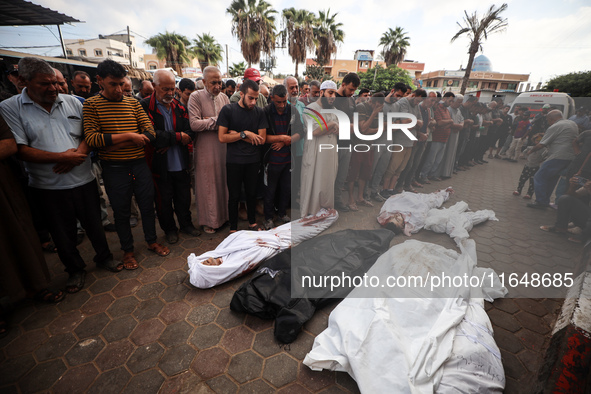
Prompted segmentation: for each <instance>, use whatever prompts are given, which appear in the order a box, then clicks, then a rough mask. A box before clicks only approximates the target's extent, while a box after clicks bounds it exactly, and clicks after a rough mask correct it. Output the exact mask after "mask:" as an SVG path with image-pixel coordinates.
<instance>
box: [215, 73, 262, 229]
mask: <svg viewBox="0 0 591 394" xmlns="http://www.w3.org/2000/svg"><path fill="white" fill-rule="evenodd" d="M258 97H259V85H258V84H257V83H256V82H255V81H252V80H250V79H245V80H244V82H243V83H242V85H240V101H238V102H237V103H233V104H227V105H225V106H224V107H223V108H222V110H221V111H220V114H219V116H218V120H217V125H218V139H219V141H220V142H221V143H222V144H227V152H226V179H227V184H228V195H229V198H228V213H229V218H230V232H231V233H232V232H236V231H237V230H238V201H239V200H240V190H241V187H242V185H243V184H244V191H245V193H246V209H247V213H248V223H249V229H250V230H260V228H259V226H258V225H257V222H256V217H255V212H256V211H255V207H256V188H257V180H258V171H259V168H260V161H261V152H260V146H261V145H262V144H264V143H265V138H266V132H267V118H266V117H265V112H264V111H263V109H262V108H259V107H258V106H257V100H258Z"/></svg>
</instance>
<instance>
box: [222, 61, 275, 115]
mask: <svg viewBox="0 0 591 394" xmlns="http://www.w3.org/2000/svg"><path fill="white" fill-rule="evenodd" d="M262 79H263V78H261V73H260V72H259V70H257V69H256V68H247V69H246V71H244V80H243V83H244V81H246V80H251V81H254V82H256V83H257V84H259V85H260V84H261V81H262ZM241 97H242V96H241V95H240V91H239V90H237V91H236V92H235V93H234V94H233V95H232V97H230V102H231V103H237V102H238V101H240V98H241ZM256 105H257V107H259V108H265V107H266V106H267V99H266V98H265V96H264V95H263V94H262V93H261V92H260V89H259V97H258V98H257V104H256Z"/></svg>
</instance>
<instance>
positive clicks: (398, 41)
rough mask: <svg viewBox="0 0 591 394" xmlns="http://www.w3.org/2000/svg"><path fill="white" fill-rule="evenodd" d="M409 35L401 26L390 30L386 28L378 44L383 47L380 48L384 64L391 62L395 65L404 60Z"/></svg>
mask: <svg viewBox="0 0 591 394" xmlns="http://www.w3.org/2000/svg"><path fill="white" fill-rule="evenodd" d="M409 40H410V37H408V36H407V35H406V32H405V31H404V30H403V29H402V27H398V26H397V27H396V29H394V30H392V29H391V28H390V29H388V31H387V32H385V33H384V34H383V35H382V38H380V45H381V46H383V47H384V49H383V50H382V57H383V58H384V61H385V62H386V66H390V65H391V64H394V65H397V64H398V63H400V62H401V61H403V60H404V57H405V56H406V48H407V47H408V46H409V45H410V43H409Z"/></svg>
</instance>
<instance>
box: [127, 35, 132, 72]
mask: <svg viewBox="0 0 591 394" xmlns="http://www.w3.org/2000/svg"><path fill="white" fill-rule="evenodd" d="M127 47H128V48H129V67H133V62H132V61H131V36H130V34H129V26H127Z"/></svg>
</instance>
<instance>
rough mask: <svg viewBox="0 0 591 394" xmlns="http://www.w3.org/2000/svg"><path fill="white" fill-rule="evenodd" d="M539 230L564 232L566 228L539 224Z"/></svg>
mask: <svg viewBox="0 0 591 394" xmlns="http://www.w3.org/2000/svg"><path fill="white" fill-rule="evenodd" d="M540 230H542V231H547V232H549V233H556V234H564V233H566V230H563V229H560V228H556V227H555V226H540Z"/></svg>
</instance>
